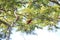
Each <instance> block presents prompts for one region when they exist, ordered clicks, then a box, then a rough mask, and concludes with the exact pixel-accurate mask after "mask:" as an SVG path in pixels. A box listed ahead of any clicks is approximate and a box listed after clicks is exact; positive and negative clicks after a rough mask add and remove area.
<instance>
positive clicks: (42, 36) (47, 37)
mask: <svg viewBox="0 0 60 40" xmlns="http://www.w3.org/2000/svg"><path fill="white" fill-rule="evenodd" d="M13 32H14V33H13V34H12V35H11V36H12V40H60V34H59V33H60V30H59V31H58V32H48V31H47V30H41V29H36V30H35V33H37V35H32V34H31V35H26V34H23V33H21V32H15V31H13Z"/></svg>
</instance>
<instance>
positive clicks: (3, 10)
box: [0, 0, 60, 32]
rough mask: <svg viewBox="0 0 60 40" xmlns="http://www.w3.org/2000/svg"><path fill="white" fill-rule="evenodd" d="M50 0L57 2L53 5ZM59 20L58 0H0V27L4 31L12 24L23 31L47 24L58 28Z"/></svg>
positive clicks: (29, 30) (59, 8)
mask: <svg viewBox="0 0 60 40" xmlns="http://www.w3.org/2000/svg"><path fill="white" fill-rule="evenodd" d="M50 2H53V3H55V4H53V6H51V5H52V4H51V5H50ZM17 15H18V17H17ZM17 18H18V20H16V19H17ZM59 20H60V4H59V2H58V1H56V0H0V29H1V30H2V31H3V32H7V31H8V30H7V29H8V28H9V27H10V26H11V25H13V26H12V28H13V27H16V28H17V30H18V31H22V32H31V31H32V30H34V29H35V28H43V27H45V26H49V30H50V29H51V28H52V27H51V26H54V27H55V28H58V27H57V23H58V22H59ZM50 27H51V28H50Z"/></svg>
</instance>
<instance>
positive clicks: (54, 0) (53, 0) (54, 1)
mask: <svg viewBox="0 0 60 40" xmlns="http://www.w3.org/2000/svg"><path fill="white" fill-rule="evenodd" d="M50 2H53V3H56V4H58V5H60V3H59V2H58V1H57V0H50Z"/></svg>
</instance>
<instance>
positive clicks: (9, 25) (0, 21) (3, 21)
mask: <svg viewBox="0 0 60 40" xmlns="http://www.w3.org/2000/svg"><path fill="white" fill-rule="evenodd" d="M0 22H1V23H3V24H5V25H7V26H8V27H10V24H8V23H7V22H5V21H3V20H0Z"/></svg>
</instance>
